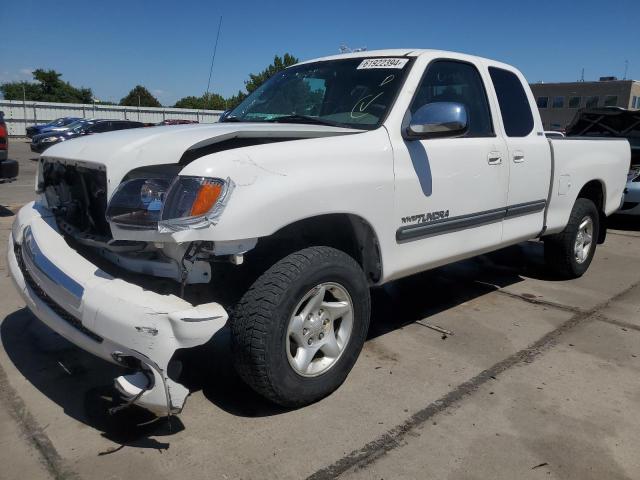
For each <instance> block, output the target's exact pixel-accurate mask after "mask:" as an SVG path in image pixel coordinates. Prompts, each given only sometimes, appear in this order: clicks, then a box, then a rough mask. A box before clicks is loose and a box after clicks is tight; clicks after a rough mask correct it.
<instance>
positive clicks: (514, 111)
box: [489, 67, 564, 137]
mask: <svg viewBox="0 0 640 480" xmlns="http://www.w3.org/2000/svg"><path fill="white" fill-rule="evenodd" d="M489 74H490V75H491V81H492V82H493V86H494V88H495V89H496V95H497V96H498V104H499V105H500V113H501V114H502V122H503V123H504V129H505V131H506V132H507V136H508V137H526V136H527V135H529V134H530V133H531V131H532V130H533V115H532V114H531V107H530V106H529V100H528V99H527V94H526V93H525V91H524V88H523V87H522V82H520V79H519V78H518V77H517V76H516V75H515V74H514V73H512V72H509V71H508V70H503V69H501V68H495V67H489ZM563 100H564V99H563Z"/></svg>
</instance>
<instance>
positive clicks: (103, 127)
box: [91, 122, 109, 133]
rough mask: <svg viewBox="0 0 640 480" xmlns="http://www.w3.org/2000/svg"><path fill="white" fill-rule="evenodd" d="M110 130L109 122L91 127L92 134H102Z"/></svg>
mask: <svg viewBox="0 0 640 480" xmlns="http://www.w3.org/2000/svg"><path fill="white" fill-rule="evenodd" d="M108 130H109V122H100V123H96V124H94V125H93V126H92V127H91V132H93V133H102V132H106V131H108Z"/></svg>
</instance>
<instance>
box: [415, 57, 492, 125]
mask: <svg viewBox="0 0 640 480" xmlns="http://www.w3.org/2000/svg"><path fill="white" fill-rule="evenodd" d="M434 102H457V103H461V104H463V105H464V106H466V107H467V114H468V116H469V131H468V132H467V135H466V136H467V137H488V136H493V126H492V123H491V111H490V110H489V102H488V100H487V93H486V91H485V89H484V84H483V83H482V78H481V77H480V73H479V72H478V70H477V69H476V67H474V66H473V65H471V64H469V63H464V62H457V61H454V60H436V61H435V62H433V63H432V64H431V65H429V67H427V71H426V73H425V74H424V77H423V78H422V82H421V83H420V87H419V88H418V91H417V92H416V96H415V98H414V99H413V102H412V103H411V108H410V110H411V114H412V115H413V114H414V113H415V112H416V111H417V110H418V109H419V108H420V107H422V106H423V105H426V104H427V103H434Z"/></svg>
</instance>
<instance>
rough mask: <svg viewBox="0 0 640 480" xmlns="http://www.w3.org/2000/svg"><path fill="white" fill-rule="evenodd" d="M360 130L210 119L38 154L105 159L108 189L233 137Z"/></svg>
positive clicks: (86, 140) (91, 139) (103, 136)
mask: <svg viewBox="0 0 640 480" xmlns="http://www.w3.org/2000/svg"><path fill="white" fill-rule="evenodd" d="M356 132H360V130H352V129H348V128H339V127H330V126H324V125H305V124H284V123H214V124H198V125H168V126H162V127H147V128H133V129H129V130H120V131H116V132H107V133H100V134H95V135H89V136H86V137H82V138H76V139H73V140H68V141H65V142H61V143H59V144H57V145H54V146H52V147H51V148H49V149H48V150H47V151H46V152H45V153H44V154H43V155H42V156H43V157H45V158H52V159H56V160H61V161H63V162H65V163H68V162H69V161H71V162H73V163H81V164H98V165H104V166H105V167H106V169H107V177H108V182H109V190H110V191H113V189H115V188H116V187H117V186H118V184H119V183H120V181H121V180H122V178H123V177H124V176H125V175H126V174H127V173H128V172H130V171H131V170H133V169H134V168H139V167H143V166H149V165H160V164H169V163H178V162H179V161H180V158H181V157H182V155H183V154H184V153H185V152H186V151H187V150H190V149H195V148H199V147H204V146H206V145H211V144H213V143H218V142H221V141H224V140H229V139H232V138H317V137H327V136H332V135H345V134H349V133H356Z"/></svg>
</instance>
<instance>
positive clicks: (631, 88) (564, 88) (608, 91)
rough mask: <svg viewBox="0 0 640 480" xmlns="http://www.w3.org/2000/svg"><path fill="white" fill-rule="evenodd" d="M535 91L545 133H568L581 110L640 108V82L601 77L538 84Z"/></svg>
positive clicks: (533, 89)
mask: <svg viewBox="0 0 640 480" xmlns="http://www.w3.org/2000/svg"><path fill="white" fill-rule="evenodd" d="M531 90H532V91H533V95H534V96H535V97H536V102H537V103H538V110H539V111H540V116H541V117H542V124H543V125H544V129H545V130H564V128H565V127H566V126H567V125H568V124H569V123H570V122H571V120H573V117H574V116H575V114H576V112H577V111H578V110H579V109H581V108H585V107H586V108H593V107H622V108H631V109H640V81H637V80H618V79H616V78H615V77H601V78H600V80H599V81H597V82H562V83H534V84H531Z"/></svg>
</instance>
